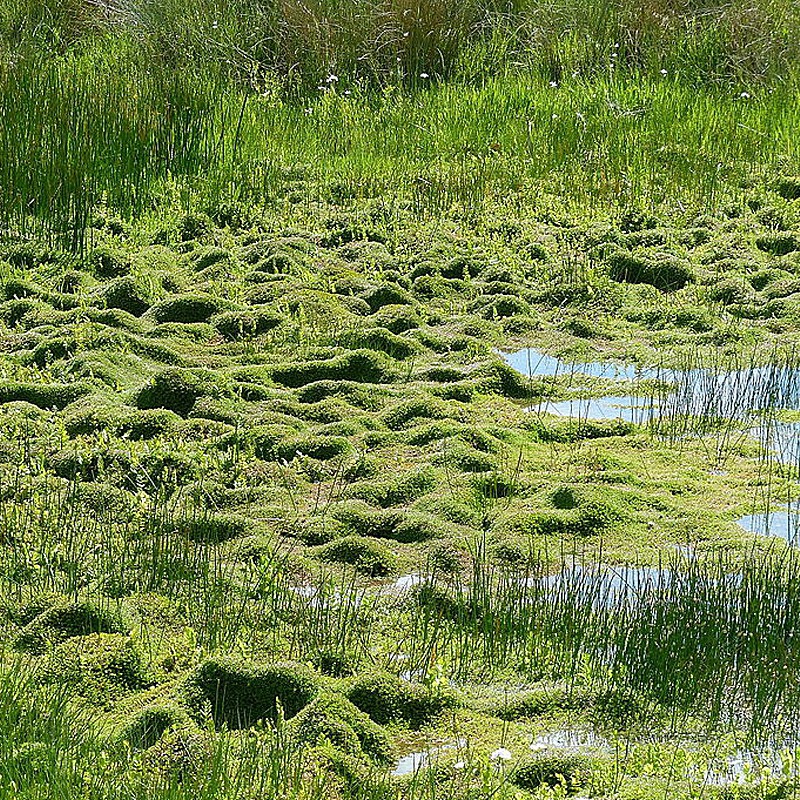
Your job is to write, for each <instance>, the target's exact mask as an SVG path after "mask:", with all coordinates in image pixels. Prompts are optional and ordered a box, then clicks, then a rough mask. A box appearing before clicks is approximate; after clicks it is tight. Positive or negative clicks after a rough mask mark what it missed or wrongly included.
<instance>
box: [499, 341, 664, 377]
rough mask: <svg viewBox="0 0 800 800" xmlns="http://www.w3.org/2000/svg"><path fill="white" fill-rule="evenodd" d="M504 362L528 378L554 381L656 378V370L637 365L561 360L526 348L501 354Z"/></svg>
mask: <svg viewBox="0 0 800 800" xmlns="http://www.w3.org/2000/svg"><path fill="white" fill-rule="evenodd" d="M500 355H501V356H502V357H503V359H504V360H505V362H506V363H507V364H508V365H509V366H511V367H513V368H514V369H515V370H517V372H521V373H522V374H523V375H526V376H527V377H529V378H556V377H559V376H562V375H569V376H572V375H581V376H583V377H588V378H608V379H609V380H615V381H635V380H644V379H655V378H657V370H655V369H653V368H647V367H641V366H639V365H637V364H619V363H616V362H611V361H590V362H585V363H583V362H578V361H564V360H562V359H560V358H558V357H556V356H550V355H547V353H542V352H541V351H540V350H536V349H534V348H532V347H526V348H523V349H522V350H518V351H517V352H516V353H502V352H501V353H500Z"/></svg>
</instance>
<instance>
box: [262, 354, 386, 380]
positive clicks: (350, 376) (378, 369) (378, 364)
mask: <svg viewBox="0 0 800 800" xmlns="http://www.w3.org/2000/svg"><path fill="white" fill-rule="evenodd" d="M272 377H273V380H275V381H276V382H277V383H280V384H281V385H283V386H289V387H291V388H298V387H300V386H305V385H306V384H309V383H314V382H315V381H326V380H332V381H337V380H343V381H356V382H358V383H390V382H391V381H392V380H393V379H394V377H395V372H394V370H393V369H392V367H391V363H390V361H389V360H388V359H387V357H386V356H385V355H382V354H381V353H376V352H374V351H372V350H353V351H352V352H350V353H345V354H343V355H340V356H335V357H334V358H329V359H323V360H320V361H303V362H299V363H295V364H285V365H283V366H280V367H277V368H275V369H274V370H273V372H272Z"/></svg>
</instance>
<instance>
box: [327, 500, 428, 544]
mask: <svg viewBox="0 0 800 800" xmlns="http://www.w3.org/2000/svg"><path fill="white" fill-rule="evenodd" d="M331 515H332V516H333V518H334V519H336V520H338V521H339V523H340V524H341V525H342V526H343V527H344V528H345V529H347V530H348V531H351V532H353V533H357V534H359V535H360V536H368V537H374V538H378V539H393V540H394V541H397V542H406V543H409V542H423V541H427V540H428V539H432V538H435V537H436V536H437V535H438V534H439V532H440V528H439V525H438V523H437V521H436V519H435V518H434V517H432V516H429V515H427V514H420V513H416V512H403V511H395V510H386V509H376V508H372V507H371V506H368V505H367V504H366V503H359V502H351V503H345V504H343V505H341V506H339V507H338V508H335V509H334V510H333V511H332V512H331Z"/></svg>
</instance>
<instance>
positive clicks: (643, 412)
mask: <svg viewBox="0 0 800 800" xmlns="http://www.w3.org/2000/svg"><path fill="white" fill-rule="evenodd" d="M528 410H529V411H534V410H535V411H538V412H540V413H545V414H552V415H554V416H557V417H572V418H574V419H579V420H580V419H590V420H607V419H620V420H624V421H625V422H633V423H636V424H639V425H641V424H644V423H646V422H650V421H651V420H653V419H655V418H656V417H658V416H659V408H658V406H657V405H655V404H653V403H652V402H650V401H649V400H644V399H642V398H639V397H633V396H631V395H627V396H626V395H619V396H616V395H615V396H608V397H586V398H579V399H575V400H562V401H560V402H544V403H542V404H540V405H538V406H531V407H530V408H529V409H528Z"/></svg>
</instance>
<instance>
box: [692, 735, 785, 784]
mask: <svg viewBox="0 0 800 800" xmlns="http://www.w3.org/2000/svg"><path fill="white" fill-rule="evenodd" d="M796 747H797V745H796V744H794V745H792V744H787V746H786V747H784V748H781V749H775V748H764V749H761V750H747V749H740V750H737V751H736V752H735V753H733V754H732V755H730V756H728V757H727V758H723V759H718V760H716V761H715V762H713V763H712V764H711V765H710V766H709V768H708V769H707V770H706V773H705V777H704V781H703V782H704V783H706V784H708V785H709V786H726V785H728V784H732V783H755V782H757V781H758V779H759V775H760V773H761V771H762V770H768V771H769V774H770V775H772V776H780V775H782V774H784V771H785V770H788V771H789V772H790V773H791V774H793V775H796V774H797V767H796V766H795V764H796V760H795V749H796Z"/></svg>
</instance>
